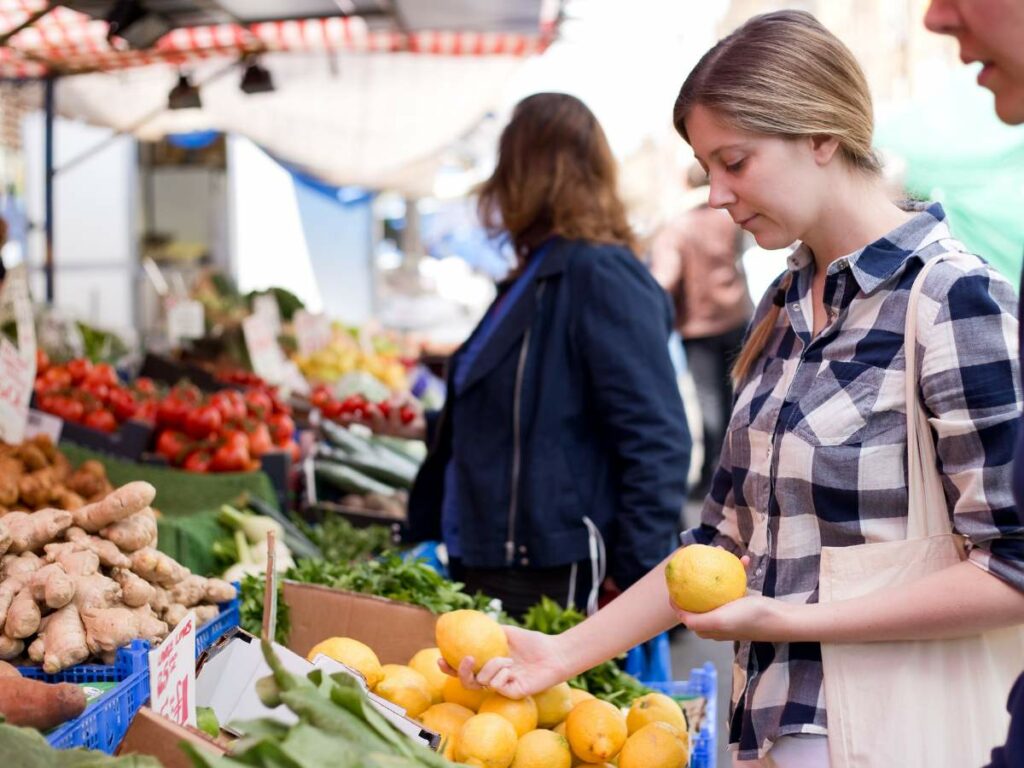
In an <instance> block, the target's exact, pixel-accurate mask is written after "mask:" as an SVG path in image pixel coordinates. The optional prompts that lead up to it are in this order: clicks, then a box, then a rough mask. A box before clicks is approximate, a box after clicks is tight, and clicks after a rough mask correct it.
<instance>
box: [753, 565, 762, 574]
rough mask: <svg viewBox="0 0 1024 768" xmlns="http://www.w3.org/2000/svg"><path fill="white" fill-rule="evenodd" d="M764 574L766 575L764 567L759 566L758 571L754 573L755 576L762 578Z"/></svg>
mask: <svg viewBox="0 0 1024 768" xmlns="http://www.w3.org/2000/svg"><path fill="white" fill-rule="evenodd" d="M763 573H764V567H763V566H758V568H757V570H756V571H754V575H755V576H760V575H761V574H763Z"/></svg>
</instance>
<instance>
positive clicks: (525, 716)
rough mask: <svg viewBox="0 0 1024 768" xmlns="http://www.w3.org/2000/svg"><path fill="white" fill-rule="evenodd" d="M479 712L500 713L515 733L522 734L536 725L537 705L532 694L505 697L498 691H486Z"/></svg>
mask: <svg viewBox="0 0 1024 768" xmlns="http://www.w3.org/2000/svg"><path fill="white" fill-rule="evenodd" d="M477 712H479V713H480V714H483V713H485V712H491V713H493V714H495V715H501V716H502V717H504V718H505V719H506V720H508V721H509V722H510V723H512V727H513V728H515V729H516V735H518V736H522V735H523V734H524V733H529V732H530V731H532V730H533V729H534V728H536V727H537V705H536V704H535V703H534V701H533V697H532V696H527V697H526V698H525V699H518V700H517V699H507V698H505V697H504V696H502V695H501V694H500V693H494V692H493V691H492V692H491V693H488V694H487V696H486V698H484V700H483V703H481V704H480V708H479V709H478V710H477Z"/></svg>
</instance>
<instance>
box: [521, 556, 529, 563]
mask: <svg viewBox="0 0 1024 768" xmlns="http://www.w3.org/2000/svg"><path fill="white" fill-rule="evenodd" d="M519 564H520V565H529V564H530V558H528V557H523V558H520V560H519Z"/></svg>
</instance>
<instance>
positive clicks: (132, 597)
mask: <svg viewBox="0 0 1024 768" xmlns="http://www.w3.org/2000/svg"><path fill="white" fill-rule="evenodd" d="M110 577H111V578H112V579H113V580H114V581H116V582H117V583H118V584H120V585H121V595H122V598H121V599H122V600H124V604H125V605H127V606H128V607H129V608H138V607H140V606H143V605H149V604H150V603H151V602H152V601H153V599H154V597H155V596H156V590H157V589H158V587H154V586H153V585H152V584H150V583H149V582H148V581H146V580H145V579H143V578H142V577H140V576H136V575H135V574H134V573H132V572H131V571H130V570H128V569H127V568H114V569H113V570H112V571H111V572H110Z"/></svg>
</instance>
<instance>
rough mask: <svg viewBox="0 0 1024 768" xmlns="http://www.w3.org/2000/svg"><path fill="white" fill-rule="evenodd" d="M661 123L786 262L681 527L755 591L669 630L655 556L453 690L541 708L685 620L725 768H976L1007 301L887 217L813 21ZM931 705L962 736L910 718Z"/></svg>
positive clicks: (1003, 594)
mask: <svg viewBox="0 0 1024 768" xmlns="http://www.w3.org/2000/svg"><path fill="white" fill-rule="evenodd" d="M674 119H675V125H676V128H677V130H678V131H679V133H680V134H681V135H682V136H683V138H684V139H685V140H686V141H687V142H688V143H689V144H690V145H691V146H692V147H693V149H694V152H695V154H696V156H697V158H698V159H699V160H700V162H701V163H702V165H703V166H704V167H705V169H706V170H707V171H708V173H709V175H710V183H711V196H710V204H711V205H712V206H714V207H716V208H722V209H725V210H727V211H728V212H729V213H730V215H731V216H732V217H733V219H734V220H735V221H736V222H737V223H738V224H739V225H740V226H742V227H743V228H744V229H746V230H747V231H749V232H750V233H752V234H753V236H754V237H755V238H756V240H757V242H758V244H759V245H760V246H762V247H763V248H766V249H775V248H782V247H784V246H787V245H789V244H791V243H794V242H798V243H799V245H798V247H797V248H796V249H795V250H794V251H793V253H792V254H791V255H790V257H789V259H788V268H787V270H786V271H785V273H784V274H783V275H781V276H780V277H779V278H778V279H777V280H776V282H775V284H774V285H772V286H771V287H770V288H769V290H768V292H767V293H766V295H765V296H764V298H763V299H762V300H761V302H760V304H759V306H758V308H757V310H756V312H755V316H754V320H753V321H752V329H751V330H750V332H749V334H748V338H747V340H746V343H745V346H744V349H743V351H742V353H741V355H740V356H739V358H738V360H737V363H736V365H735V368H734V371H733V376H734V381H735V384H736V398H735V403H734V409H733V414H732V419H731V422H730V425H729V429H728V433H727V437H726V440H725V444H724V446H723V450H722V454H721V458H720V462H719V467H718V470H717V472H716V474H715V476H714V479H713V481H712V487H711V491H710V493H709V495H708V497H707V498H706V500H705V503H704V508H703V512H702V518H701V524H700V525H699V526H698V527H697V528H694V529H693V530H690V531H687V532H685V533H684V534H683V545H684V547H685V546H689V545H692V544H705V545H711V546H715V547H722V548H725V549H727V550H729V551H730V552H733V553H735V554H736V555H738V556H740V557H742V559H743V561H744V565H745V566H746V568H747V578H748V593H747V595H746V596H745V597H742V598H740V599H738V600H735V601H733V602H731V603H727V604H726V605H724V606H722V607H719V608H717V609H715V610H712V611H709V612H707V613H702V614H694V613H687V612H684V611H681V610H679V609H678V608H677V607H676V606H673V605H671V604H670V602H669V600H668V595H667V591H666V586H665V572H664V571H665V566H664V563H663V564H661V565H660V566H659V567H658V568H656V569H654V570H653V571H652V572H651V573H649V574H648V575H647V576H645V577H644V578H643V579H641V580H640V581H639V582H638V583H637V584H636V585H635V586H634V587H633V589H632V590H630V591H629V592H627V593H626V594H625V595H623V597H622V598H621V599H619V600H616V601H615V602H614V603H612V604H611V605H609V606H608V607H607V608H605V609H604V610H602V611H601V612H599V613H598V614H597V615H596V616H593V617H591V618H590V619H589V620H588V621H586V622H584V623H583V624H581V625H579V626H577V627H575V628H573V629H571V630H569V631H568V632H565V633H564V634H562V635H559V636H555V637H547V636H544V635H539V634H535V633H528V632H524V631H520V630H514V629H510V630H508V634H509V639H510V648H511V658H507V659H498V660H492V661H491V662H489V663H488V664H486V665H485V666H484V667H483V669H481V670H480V672H479V674H478V675H477V676H476V677H475V678H474V676H473V675H472V669H471V667H470V666H469V664H468V663H467V662H466V661H465V660H464V661H463V664H462V668H461V669H460V670H459V672H460V674H461V676H462V677H463V681H464V683H465V684H467V685H471V684H482V685H486V686H488V687H490V688H493V689H495V690H498V691H500V692H501V693H503V694H505V695H509V696H523V695H526V694H530V693H534V692H536V691H539V690H543V689H545V688H547V687H549V686H550V685H552V684H554V683H556V682H558V681H560V680H564V679H567V678H568V677H570V676H572V675H574V674H577V673H578V672H580V671H581V670H584V669H587V668H589V667H590V666H592V665H594V664H595V663H597V662H599V661H602V660H604V659H607V658H610V657H612V656H614V655H615V654H617V653H619V652H621V651H622V650H623V649H626V648H629V647H630V646H632V645H634V644H636V643H638V642H641V641H642V640H644V639H646V638H647V637H650V636H652V635H654V634H656V633H658V632H661V631H664V630H665V629H666V628H668V627H670V626H671V625H673V624H674V623H676V622H677V621H680V620H682V621H683V623H685V624H686V625H687V626H688V627H690V628H691V629H692V630H693V631H695V632H696V633H698V634H699V635H701V636H703V637H710V638H714V639H720V640H729V641H733V642H734V643H735V662H734V666H733V686H732V708H731V714H730V718H729V741H730V744H731V748H732V749H734V750H735V751H736V753H735V763H734V764H735V765H736V766H827V765H829V764H830V761H831V764H832V765H833V766H834V767H835V768H838V766H871V767H874V766H879V767H881V766H886V767H887V768H888V766H894V765H921V766H924V765H928V766H947V765H971V764H979V763H980V762H982V760H983V759H984V757H985V754H986V753H987V748H986V747H985V742H986V740H988V746H989V747H990V746H991V745H992V744H994V743H995V742H996V740H998V738H999V736H1000V734H1001V733H1005V719H1003V720H1002V721H1000V714H999V710H1000V709H1001V707H1002V701H1003V700H1004V697H1005V694H1006V690H1008V688H1009V685H1010V683H1011V681H1012V679H1013V677H1012V676H1011V675H1006V676H1005V681H1004V680H1003V679H1002V678H1001V677H998V676H997V678H996V681H995V682H994V683H993V682H989V681H988V680H987V679H983V678H981V677H979V678H977V679H972V678H970V677H967V678H966V679H967V680H968V681H970V682H964V679H965V678H964V677H963V675H961V676H960V677H958V678H956V682H951V679H945V675H946V674H947V671H950V670H951V671H952V672H956V673H957V674H959V672H960V671H962V670H963V669H966V668H970V669H974V667H972V666H971V665H972V664H974V663H975V662H976V661H978V660H979V659H978V658H977V654H975V653H974V652H973V651H965V650H963V649H966V648H975V647H976V646H975V645H972V643H975V642H977V643H982V644H984V643H990V644H989V645H988V646H985V647H986V648H988V649H989V650H991V651H992V653H991V654H990V655H985V656H984V658H982V659H980V661H981V662H982V663H983V664H984V663H989V666H990V667H991V668H992V669H1005V668H1006V667H1007V666H1008V665H1009V666H1010V667H1012V666H1013V665H1014V663H1019V659H1020V658H1021V656H1020V653H1021V642H1020V632H1019V630H1017V629H1014V628H1013V627H1014V626H1015V625H1019V624H1020V623H1021V622H1022V621H1024V595H1022V592H1024V535H1022V528H1021V525H1020V522H1019V521H1018V518H1017V515H1016V513H1015V512H1014V506H1013V497H1012V494H1011V465H1012V457H1013V447H1014V442H1015V437H1016V428H1017V415H1018V412H1019V408H1020V382H1019V370H1018V363H1017V347H1018V344H1017V320H1016V310H1017V299H1016V296H1015V294H1014V290H1013V288H1012V286H1011V285H1010V284H1009V283H1008V282H1007V281H1006V280H1005V279H1004V278H1003V277H1001V276H1000V275H999V274H997V273H996V272H994V271H993V270H992V269H991V268H990V267H989V266H988V265H987V264H986V263H985V262H984V261H983V260H981V259H980V258H978V257H977V256H974V255H971V254H970V253H968V252H967V251H966V248H965V247H964V246H963V245H962V244H961V243H959V242H958V241H956V240H955V239H953V237H952V235H951V234H950V231H949V228H948V225H947V223H946V221H945V214H944V212H943V210H942V207H941V206H939V205H936V204H933V205H919V206H910V207H909V208H906V207H904V208H901V207H898V206H897V205H895V204H893V203H892V202H891V201H890V200H889V198H888V197H887V195H886V192H885V189H884V187H883V184H882V181H881V179H880V177H879V165H878V161H877V160H876V158H875V155H874V154H873V152H872V149H871V139H872V106H871V99H870V95H869V92H868V88H867V85H866V82H865V79H864V76H863V74H862V72H861V69H860V67H859V66H858V65H857V63H856V61H855V60H854V58H853V57H852V55H851V54H850V52H849V51H848V50H847V49H846V47H845V46H843V44H842V43H841V42H840V41H839V40H838V39H836V38H835V37H834V36H833V35H832V34H830V33H829V32H828V31H827V30H826V29H825V28H824V27H822V26H821V25H820V24H819V23H818V22H817V21H816V20H815V19H814V18H813V17H812V16H810V15H809V14H806V13H801V12H795V11H784V12H778V13H772V14H766V15H763V16H758V17H755V18H752V19H751V20H749V21H748V22H747V23H746V24H744V25H743V26H742V27H740V28H739V29H738V30H737V31H736V32H734V33H733V34H731V35H729V36H728V37H726V38H724V39H723V40H721V41H720V42H719V43H718V44H717V45H716V46H715V47H713V48H712V49H711V50H710V51H708V52H707V53H706V54H705V55H704V57H703V58H702V59H701V60H700V62H699V63H698V64H697V66H696V67H695V68H694V70H693V71H692V72H691V73H690V75H689V76H688V77H687V79H686V81H685V83H684V84H683V86H682V89H681V91H680V94H679V98H678V100H677V102H676V105H675V113H674ZM905 339H912V340H913V343H911V344H906V345H905V344H904V340H905ZM908 422H909V423H910V424H911V425H913V427H914V428H913V429H909V428H908ZM922 531H924V533H922ZM927 534H934V535H927ZM908 548H913V549H914V552H915V554H914V555H913V556H906V557H905V558H904V553H906V552H908V551H909V549H908ZM894 553H895V554H896V560H897V562H896V563H892V562H889V561H891V560H892V559H893V558H892V557H889V556H890V555H892V554H894ZM940 555H941V557H940ZM885 557H889V561H886V564H885V567H884V568H882V567H881V566H879V567H877V568H876V567H875V564H876V563H881V562H882V561H883V560H885ZM901 559H903V560H904V561H903V562H898V561H899V560H901ZM839 565H843V566H844V567H848V568H849V569H850V570H851V571H856V577H855V578H853V579H850V578H848V577H844V576H843V575H842V569H840V568H839V567H838V566H839ZM858 567H859V568H860V570H859V571H857V568H858ZM882 577H884V578H885V579H888V581H887V582H886V584H884V585H882V586H879V585H878V584H877V583H876V582H877V581H878V580H879V579H881V578H882ZM851 582H852V583H851ZM1007 628H1009V629H1007ZM957 649H960V650H961V651H963V652H962V653H961V652H959V651H958V650H957ZM850 654H861V656H860V657H859V658H861V659H863V661H862V662H860V663H859V664H858V663H857V662H856V661H854V662H852V663H851V661H850V656H849V655H850ZM957 654H959V655H957ZM951 655H952V656H955V657H956V658H955V659H953V663H951V664H950V663H947V662H950V656H951ZM878 658H882V659H883V661H882V662H881V664H882V666H881V667H878V666H876V661H875V660H877V659H878ZM929 659H936V660H937V661H936V664H935V666H934V667H929V666H928V664H927V663H923V662H927V661H928V660H929ZM940 659H941V661H942V663H941V664H939V663H938V660H940ZM922 664H923V666H922ZM957 665H959V667H957ZM836 670H838V671H836ZM958 670H959V671H958ZM880 671H882V672H884V675H881V676H880V675H879V672H880ZM986 671H990V670H985V669H982V670H981V672H982V673H985V672H986ZM950 685H952V686H953V687H952V689H950V688H949V687H948V686H950ZM936 686H943V687H940V688H936ZM1000 688H1005V689H1006V690H999V689H1000ZM908 690H909V691H910V692H911V693H910V699H909V700H908V699H907V698H906V697H905V696H904V694H905V693H906V692H907V691H908ZM937 690H938V691H942V692H946V691H948V693H936V691H937ZM865 701H867V706H865ZM833 702H838V703H839V705H838V706H833ZM946 702H951V703H952V705H956V704H961V706H962V710H961V711H962V712H963V717H962V719H960V722H950V720H949V719H948V718H947V719H946V720H943V721H938V722H937V721H929V720H928V716H930V713H932V712H934V711H936V708H937V707H939V706H940V705H942V704H944V703H946ZM847 705H850V707H851V708H847ZM990 705H994V706H995V710H994V712H995V714H994V715H991V716H990V713H992V712H993V709H992V706H990ZM975 706H979V707H988V708H987V709H974V707H975ZM1002 714H1003V717H1004V718H1005V713H1002ZM915 717H916V718H917V719H916V720H914V718H915ZM886 718H889V719H890V720H891V723H888V722H886ZM909 720H914V723H915V724H914V725H913V726H908V725H907V723H908V721H909ZM968 721H969V722H970V724H969V725H967V724H965V723H967V722H968ZM990 721H991V722H990ZM868 722H870V723H871V725H872V728H873V729H874V730H870V731H869V732H868V733H866V734H865V733H864V729H863V728H861V727H860V726H862V725H863V724H864V723H868ZM851 733H854V734H858V738H851V737H850V734H851ZM979 734H980V736H979ZM976 737H977V738H976ZM966 742H970V749H969V750H963V749H961V744H962V743H966ZM895 754H898V755H900V756H901V757H900V758H899V759H896V758H892V757H891V756H892V755H895ZM958 761H959V762H958Z"/></svg>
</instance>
